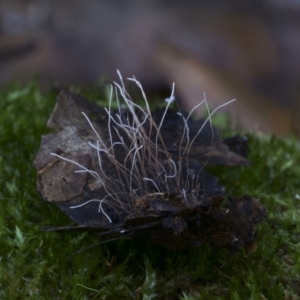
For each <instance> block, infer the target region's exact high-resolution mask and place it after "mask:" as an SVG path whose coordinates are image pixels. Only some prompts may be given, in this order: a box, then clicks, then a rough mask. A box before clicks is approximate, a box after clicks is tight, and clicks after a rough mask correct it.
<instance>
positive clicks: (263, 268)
mask: <svg viewBox="0 0 300 300" xmlns="http://www.w3.org/2000/svg"><path fill="white" fill-rule="evenodd" d="M88 97H89V98H91V93H90V94H89V95H88ZM55 98H56V94H54V93H48V94H42V93H41V92H40V90H39V89H38V88H37V86H36V84H35V83H32V84H29V85H28V86H26V87H22V88H21V87H19V86H17V85H13V86H10V87H9V89H6V90H5V91H1V92H0V141H1V143H0V245H1V247H0V299H190V300H191V299H297V296H299V295H300V275H299V274H300V254H299V253H300V252H299V249H300V245H299V240H300V227H299V224H300V214H299V209H300V185H299V178H300V145H299V142H297V141H296V140H295V139H293V138H286V139H276V138H274V137H267V136H263V137H261V136H260V137H257V136H256V135H255V134H252V133H251V134H248V135H247V136H248V139H249V149H250V153H249V159H250V161H251V162H252V165H251V167H248V168H244V167H236V168H226V170H225V168H222V167H215V168H211V169H210V172H213V173H214V174H216V175H218V176H219V177H220V178H221V181H222V184H223V185H224V186H226V188H227V191H228V194H229V195H232V196H234V195H240V194H251V195H253V196H254V197H256V198H258V199H260V201H261V202H262V203H263V204H264V205H265V206H266V208H267V210H268V218H267V220H266V221H264V222H263V223H262V224H261V225H259V226H258V249H257V251H256V252H254V253H253V254H252V255H250V256H248V257H247V256H246V255H245V252H239V253H237V254H236V255H234V256H232V255H230V253H229V252H228V251H227V250H226V249H219V248H215V247H212V246H210V245H203V246H201V247H196V248H190V249H184V250H180V251H170V250H166V249H164V248H161V247H159V246H155V245H153V244H152V243H151V241H149V240H147V239H143V238H141V239H133V240H120V241H116V242H112V243H108V244H105V245H98V246H94V247H91V248H89V249H83V248H86V247H88V246H91V245H93V244H95V243H97V242H99V237H98V236H97V234H92V233H76V232H72V233H71V232H66V233H61V234H57V233H45V232H42V231H40V228H41V227H42V226H45V225H49V224H52V225H57V226H61V225H69V224H70V221H69V219H68V218H67V217H66V216H65V215H64V214H63V213H62V212H61V211H59V209H58V208H57V207H55V206H54V205H52V204H51V203H47V202H44V201H42V200H41V199H40V197H39V195H38V194H37V192H36V170H35V168H34V166H33V160H34V157H35V155H36V152H37V150H38V148H39V145H40V137H41V135H42V134H45V133H47V132H48V129H47V128H46V121H47V119H48V117H49V115H50V113H51V111H52V109H53V106H54V104H55ZM94 98H95V96H94ZM227 130H228V129H227ZM80 250H82V251H80Z"/></svg>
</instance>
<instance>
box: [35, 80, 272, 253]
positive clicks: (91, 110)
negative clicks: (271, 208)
mask: <svg viewBox="0 0 300 300" xmlns="http://www.w3.org/2000/svg"><path fill="white" fill-rule="evenodd" d="M136 83H137V84H139V83H138V82H137V81H136ZM138 86H139V85H138ZM139 87H140V86H139ZM116 91H118V92H119V94H120V95H121V97H120V98H121V99H118V109H116V110H113V109H111V108H110V107H111V105H109V108H108V109H105V108H102V107H99V106H97V105H96V104H94V103H91V102H89V101H87V100H85V99H83V98H81V97H79V96H77V95H72V94H69V93H66V92H61V93H60V95H59V96H58V99H57V104H56V106H55V108H54V111H53V113H52V115H51V117H50V119H49V121H48V127H50V128H55V129H56V131H55V132H54V133H51V134H48V135H46V136H43V137H42V143H41V147H40V149H39V152H38V154H37V156H36V159H35V166H36V168H37V170H38V179H37V185H38V190H39V192H40V194H41V196H42V198H43V199H44V200H46V201H50V202H54V203H55V204H56V205H57V206H58V207H59V208H60V209H61V210H62V211H63V212H65V213H66V214H67V215H68V216H69V217H70V218H71V219H72V220H73V221H75V222H76V223H77V224H78V226H72V227H71V226H70V227H69V226H67V227H47V228H44V229H45V230H47V231H62V230H71V229H75V230H80V229H81V230H96V231H98V232H99V234H100V235H102V236H106V238H107V239H111V238H117V237H119V236H120V237H122V236H124V237H126V236H138V235H140V234H148V235H150V237H151V238H152V240H153V242H155V243H157V244H161V245H164V246H167V247H169V248H181V247H186V246H189V245H199V244H201V243H203V242H209V243H213V244H216V245H219V246H224V247H228V248H230V249H231V250H232V251H237V250H239V249H241V248H243V247H245V246H247V245H252V244H253V243H254V240H255V225H256V224H257V223H259V222H261V221H262V220H263V219H264V218H265V217H266V210H265V208H264V207H263V205H261V204H260V202H259V201H258V200H257V199H254V198H252V197H250V196H239V197H233V198H228V199H227V200H226V198H224V195H225V188H224V187H223V186H221V185H220V183H219V182H218V178H216V177H215V176H212V175H210V174H208V173H207V172H206V171H205V167H206V166H207V165H212V164H217V165H228V166H235V165H242V166H247V165H249V161H248V160H247V159H246V158H244V157H242V156H240V155H239V154H236V153H234V152H232V151H230V150H229V148H228V146H227V145H226V144H225V143H224V142H222V140H221V138H220V137H219V135H218V132H217V130H216V129H215V128H214V127H213V126H211V124H210V118H208V119H202V120H196V121H195V120H193V119H192V118H191V116H190V115H188V114H183V113H177V112H175V111H174V110H172V109H169V105H170V104H171V102H172V101H173V100H174V97H173V96H171V97H170V99H167V100H168V101H167V107H166V108H161V109H157V110H155V111H153V112H151V111H150V109H149V107H148V103H147V100H145V107H146V108H145V109H144V108H142V107H141V106H137V105H136V104H134V103H133V102H132V101H131V100H130V98H129V96H128V95H127V93H126V91H125V88H124V85H122V86H119V85H118V84H116ZM121 100H122V101H123V102H122V103H121ZM123 104H125V108H124V105H123ZM237 140H238V143H241V140H240V139H237ZM244 142H245V141H244ZM230 147H231V148H234V140H230ZM238 147H239V148H240V147H241V145H240V144H239V145H238ZM243 147H245V145H243ZM252 248H253V247H252Z"/></svg>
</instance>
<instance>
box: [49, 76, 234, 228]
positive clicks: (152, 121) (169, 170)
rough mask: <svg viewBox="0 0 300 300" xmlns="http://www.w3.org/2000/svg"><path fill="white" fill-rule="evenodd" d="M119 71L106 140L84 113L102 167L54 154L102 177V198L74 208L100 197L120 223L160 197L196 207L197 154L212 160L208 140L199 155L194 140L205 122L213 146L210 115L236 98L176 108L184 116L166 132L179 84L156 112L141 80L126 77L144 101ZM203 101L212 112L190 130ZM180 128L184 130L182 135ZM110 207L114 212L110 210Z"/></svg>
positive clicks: (199, 183) (201, 164) (101, 210)
mask: <svg viewBox="0 0 300 300" xmlns="http://www.w3.org/2000/svg"><path fill="white" fill-rule="evenodd" d="M118 74H119V77H120V82H121V84H118V83H114V87H112V89H111V94H110V100H109V106H108V108H105V112H106V114H107V117H106V120H107V127H106V129H105V130H104V131H105V132H106V135H107V137H108V138H106V139H104V138H103V137H102V136H101V135H100V134H99V133H98V132H97V130H96V128H95V126H94V125H93V122H92V120H91V119H90V118H89V117H88V116H87V114H86V113H85V112H82V115H83V116H84V117H85V118H86V121H87V122H88V124H89V126H90V129H91V130H92V131H93V132H94V136H95V141H89V142H88V144H89V146H90V147H91V149H93V151H95V152H96V155H97V156H96V157H97V160H98V164H97V165H98V166H97V168H98V169H94V170H91V169H88V168H86V167H85V166H83V165H81V164H79V163H78V162H76V161H74V160H70V159H67V158H66V157H64V156H61V155H59V154H57V153H51V155H53V156H56V157H58V158H59V159H62V160H65V161H68V162H70V163H73V164H75V165H77V166H78V167H79V168H80V169H79V170H77V171H76V172H77V173H81V172H87V173H89V174H90V175H91V176H92V177H94V178H95V180H97V181H99V182H100V184H101V186H102V189H104V193H103V195H101V198H99V199H98V198H92V199H89V200H88V201H85V202H84V203H81V204H79V205H73V206H70V208H74V209H75V208H81V207H83V206H86V205H88V204H89V203H91V202H97V203H99V206H98V211H99V213H102V214H103V215H104V216H105V218H107V220H108V221H109V222H110V223H113V222H114V218H113V215H114V214H117V215H118V216H119V217H118V218H117V220H118V222H120V215H122V214H124V215H127V216H128V215H131V217H134V216H138V215H142V214H144V215H145V210H146V209H147V211H148V213H149V207H151V205H150V204H149V203H150V202H151V201H154V202H156V203H157V199H160V202H163V203H165V205H167V203H168V202H169V203H172V204H174V203H177V204H178V205H184V206H185V207H186V208H193V207H196V206H197V205H199V203H200V202H201V200H203V199H204V193H203V189H204V187H203V186H202V185H203V182H202V181H201V173H202V171H203V168H204V166H205V162H203V161H202V160H201V159H199V160H198V163H197V162H196V161H197V159H195V157H193V156H195V155H196V156H198V157H201V155H204V154H205V155H204V157H206V158H205V159H208V158H209V153H208V152H209V151H210V150H209V149H210V147H209V145H206V146H207V149H208V150H207V153H197V154H195V153H192V152H193V151H192V149H193V145H194V143H195V141H196V140H197V139H198V138H199V135H200V134H201V132H202V130H203V129H204V128H207V126H209V128H210V131H211V132H210V133H211V135H210V140H211V141H210V143H211V146H212V145H213V142H214V141H213V140H214V129H213V127H212V126H211V117H212V115H213V114H214V113H215V112H216V111H217V110H218V109H219V108H221V107H223V106H225V105H228V104H229V103H231V102H233V101H234V100H231V101H229V102H227V103H225V104H223V105H221V106H219V107H218V108H216V109H215V110H213V111H212V112H210V110H209V108H208V105H207V102H206V99H205V95H204V100H202V101H201V102H199V104H198V105H196V106H195V107H194V108H193V109H192V110H191V111H190V112H189V113H188V114H184V113H181V112H177V115H176V114H175V115H174V118H176V122H177V123H178V120H179V119H180V120H181V125H180V126H176V127H174V128H169V131H168V132H169V133H168V134H163V131H162V129H163V127H164V120H165V117H166V115H167V114H168V113H169V112H168V111H169V107H170V105H171V104H172V103H173V102H174V101H175V96H174V89H175V85H174V84H173V87H172V93H171V96H170V97H169V98H167V99H166V100H165V101H166V106H165V108H164V109H161V110H160V111H159V113H157V114H156V115H155V116H153V115H152V113H151V109H150V107H149V103H148V100H147V98H146V95H145V93H144V91H143V88H142V86H141V84H140V82H139V81H137V80H136V79H135V78H134V77H133V78H129V79H128V80H130V81H133V82H134V83H135V84H136V85H137V86H138V88H139V89H140V91H141V94H142V97H143V101H144V105H143V106H140V105H137V104H136V103H134V102H133V100H132V99H131V97H130V96H129V95H128V93H127V92H126V89H125V85H124V82H123V79H122V76H121V74H120V73H119V72H118ZM113 99H114V100H115V101H116V103H117V109H116V110H115V109H112V106H113V105H112V102H113ZM201 105H204V106H205V107H206V109H207V113H208V117H207V118H206V119H205V120H203V122H201V123H200V125H201V126H199V128H197V130H196V131H195V130H193V133H192V134H191V130H190V127H189V126H190V125H189V124H190V123H191V122H190V121H191V120H190V119H192V114H193V112H194V111H195V109H197V108H198V107H199V106H201ZM169 118H172V116H171V117H170V116H169ZM178 118H179V119H178ZM176 125H178V124H176ZM178 130H180V131H181V133H179V134H178V133H177V132H178ZM172 131H174V132H175V131H176V136H177V137H178V136H179V137H180V138H179V140H178V141H177V142H176V143H175V142H174V143H173V141H172V136H167V135H172ZM190 157H193V159H192V162H191V159H190ZM195 164H196V166H195ZM155 199H156V200H155ZM177 204H176V205H177ZM157 206H159V205H158V204H157V205H156V208H153V207H152V209H153V210H157V209H158V208H157ZM108 211H110V212H111V211H114V212H115V213H112V212H111V213H108ZM150 212H151V208H150ZM121 219H122V217H121Z"/></svg>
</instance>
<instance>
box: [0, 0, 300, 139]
mask: <svg viewBox="0 0 300 300" xmlns="http://www.w3.org/2000/svg"><path fill="white" fill-rule="evenodd" d="M208 2H209V3H208ZM116 69H119V70H120V71H121V73H122V75H123V77H124V78H125V77H129V76H130V77H131V76H132V75H135V76H136V78H137V79H139V80H140V81H141V82H142V84H143V86H144V88H145V90H146V91H147V92H148V93H149V94H150V95H155V94H159V93H166V95H169V93H170V90H171V84H172V82H176V96H177V98H178V100H179V102H180V106H181V107H182V108H183V109H185V110H189V109H191V108H192V107H193V106H195V105H196V104H197V103H198V102H199V101H201V100H202V99H203V92H205V94H206V98H207V100H208V102H209V104H210V106H212V107H216V106H218V105H220V104H222V103H224V102H226V101H228V100H231V99H233V98H236V99H237V101H236V102H235V103H234V104H231V105H230V106H227V107H226V108H225V109H224V110H223V111H230V113H231V114H232V115H233V119H234V120H236V122H238V123H240V124H242V125H243V126H244V127H246V129H248V130H252V129H257V130H260V131H262V132H268V133H275V134H277V135H281V136H284V135H288V134H290V133H295V134H297V135H298V136H299V132H300V103H299V97H300V1H299V0H253V1H240V0H211V1H201V0H186V1H180V0H152V1H139V0H127V1H119V0H106V1H105V0H103V1H92V0H85V1H80V0H65V1H58V0H35V1H34V0H32V1H29V0H7V1H4V0H3V1H0V84H1V85H2V86H4V85H6V84H7V83H9V82H11V81H12V80H18V81H21V82H26V81H28V80H30V79H32V78H33V77H34V76H36V77H37V78H38V79H39V82H40V84H41V86H42V87H43V88H52V87H53V85H54V83H55V84H59V85H61V86H68V85H69V84H73V85H74V84H77V85H80V86H81V85H91V84H94V83H97V82H99V78H105V80H106V81H107V82H111V81H112V80H117V74H116ZM150 99H151V98H150ZM199 113H200V112H199Z"/></svg>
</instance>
